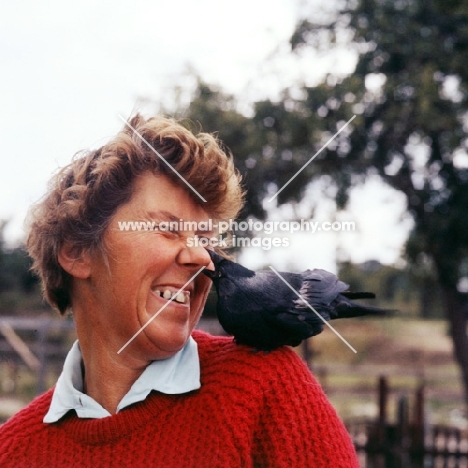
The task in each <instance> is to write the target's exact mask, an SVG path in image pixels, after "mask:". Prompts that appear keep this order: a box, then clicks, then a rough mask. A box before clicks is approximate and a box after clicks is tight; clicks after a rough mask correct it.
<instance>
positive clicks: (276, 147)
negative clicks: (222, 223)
mask: <svg viewBox="0 0 468 468" xmlns="http://www.w3.org/2000/svg"><path fill="white" fill-rule="evenodd" d="M467 54H468V5H467V4H466V2H463V1H461V0H449V1H444V2H443V1H442V0H397V1H389V0H353V1H347V0H332V1H324V0H301V1H291V0H268V1H267V0H256V2H251V1H250V2H248V1H246V0H239V1H237V2H235V3H232V2H231V3H227V2H219V1H218V2H216V1H215V0H192V1H188V0H175V1H172V2H165V3H164V4H162V2H155V1H149V0H136V1H133V2H128V1H123V2H119V3H118V4H117V3H116V2H109V1H105V0H102V1H99V2H91V1H83V2H79V3H73V2H67V1H65V2H59V1H58V0H52V1H49V2H47V3H37V2H33V1H32V0H19V1H17V2H15V3H6V2H5V3H3V4H2V5H1V6H0V57H1V63H2V73H1V75H0V84H1V86H0V97H1V102H2V112H1V113H0V128H1V130H0V132H1V142H2V149H1V163H2V171H1V172H0V219H1V220H2V221H1V223H0V353H1V354H0V421H1V420H5V419H6V418H8V417H9V416H10V415H12V414H13V413H15V412H16V411H18V410H19V409H20V408H21V407H22V406H24V405H26V404H27V403H28V402H29V401H30V400H31V399H32V398H33V397H34V396H35V395H36V394H38V393H40V392H42V391H44V390H45V389H46V388H49V387H50V386H52V385H53V384H54V382H55V380H56V378H57V376H58V374H59V372H60V368H61V365H62V363H63V359H64V356H65V354H66V352H67V350H68V349H69V347H70V345H71V343H72V341H73V339H74V331H73V324H72V320H71V318H67V319H63V320H62V319H59V318H58V315H57V314H56V313H55V312H53V311H52V310H50V309H49V308H48V307H47V305H46V304H44V303H43V301H42V298H41V291H40V285H39V284H38V281H37V278H35V277H34V276H33V275H32V274H31V273H30V272H29V266H30V262H29V259H28V256H27V254H26V253H25V250H24V247H23V246H24V240H25V233H24V230H23V222H24V219H25V216H26V214H27V210H28V207H29V206H30V205H31V203H34V202H35V201H37V200H38V199H39V198H40V197H41V196H42V195H43V194H44V192H45V190H46V186H47V181H48V179H49V178H50V176H51V174H52V173H54V172H55V171H56V170H57V169H58V168H60V167H63V166H64V165H66V164H67V163H68V162H69V161H70V159H71V157H72V156H73V155H74V154H75V153H76V152H78V151H79V150H83V149H89V148H94V147H97V146H99V145H101V144H103V143H104V142H105V141H106V140H107V139H108V138H110V137H111V136H112V135H113V134H115V133H116V132H117V131H118V130H119V129H120V128H121V127H122V125H123V124H122V120H121V118H120V117H119V115H121V116H123V117H124V118H127V117H129V116H130V115H131V114H132V113H135V112H137V111H139V112H142V113H144V114H147V115H149V114H154V113H163V114H166V115H170V116H174V117H176V118H181V119H184V124H185V125H187V126H189V127H190V128H191V129H192V130H194V131H200V130H202V131H208V132H217V134H218V136H219V138H220V139H221V140H222V141H224V143H225V144H226V146H227V147H228V148H229V149H230V151H232V153H233V156H234V161H235V164H236V166H237V168H238V169H239V171H240V172H241V173H242V174H243V176H244V183H245V188H246V189H247V204H246V207H245V210H244V211H243V213H242V216H241V218H242V219H253V220H261V221H267V220H288V221H292V220H301V219H306V220H314V221H330V222H333V221H353V222H354V223H355V226H356V230H355V231H353V232H345V231H341V232H340V231H328V232H323V231H322V232H316V233H313V234H312V233H311V232H301V233H297V234H294V235H290V234H288V233H284V232H277V233H272V234H271V236H272V237H275V236H276V237H278V236H279V237H288V239H289V246H288V247H281V248H279V247H276V248H271V249H268V250H267V249H263V248H262V247H251V248H246V249H243V250H240V251H236V252H235V254H236V256H237V259H238V260H239V261H240V262H241V263H243V264H244V265H246V266H248V267H251V268H263V267H267V266H268V265H273V266H274V267H275V268H277V269H279V270H289V271H300V270H304V269H306V268H314V267H315V268H316V267H318V268H325V269H328V270H331V271H333V272H335V273H338V274H339V276H340V278H342V279H343V280H345V281H346V282H348V283H349V284H350V285H351V287H352V289H356V290H372V291H374V292H375V293H376V294H377V301H374V303H376V304H377V305H379V306H382V307H390V308H394V309H398V313H397V314H395V315H393V316H392V317H389V318H387V319H379V320H376V319H360V320H358V319H354V320H350V321H348V322H346V321H341V322H338V323H336V322H335V323H334V324H333V325H334V326H335V327H336V329H337V330H338V331H339V332H340V334H342V335H343V336H344V337H345V338H346V339H347V340H348V341H349V342H350V343H351V344H352V345H353V346H354V347H355V348H356V349H357V351H358V352H357V353H356V354H354V353H352V352H351V351H350V350H349V349H348V348H347V347H346V346H345V345H344V344H343V343H342V342H341V341H340V340H338V339H337V337H336V336H335V335H334V334H333V333H331V332H330V331H329V330H325V331H324V332H323V333H322V334H321V335H319V336H317V337H314V338H313V339H311V340H309V342H308V343H306V344H305V345H304V346H302V347H301V348H298V349H297V351H298V353H300V354H301V356H302V357H303V358H304V359H305V360H306V361H307V364H308V365H309V366H310V368H311V369H312V371H313V372H314V374H315V375H316V376H317V378H318V379H319V380H320V382H321V384H322V385H323V387H324V389H325V391H326V392H327V394H328V396H329V397H330V399H331V401H332V403H333V404H334V406H335V408H336V409H337V411H338V412H339V414H340V416H341V417H342V418H343V419H344V421H345V422H346V424H347V425H348V427H349V430H350V432H351V434H352V436H353V439H354V441H355V444H356V446H357V448H358V449H359V453H360V459H361V463H362V466H363V467H367V468H370V467H393V466H395V467H400V466H401V467H406V466H408V467H418V466H468V434H467V430H468V420H467V417H466V414H467V413H466V410H467V403H468V337H467V333H466V318H467V314H468V153H467V147H468V140H467V130H468V114H467V104H468V89H467V83H468V61H467V60H466V57H467ZM353 116H355V118H354V119H353V120H352V122H351V123H350V124H349V125H348V126H347V127H346V129H345V130H344V131H342V132H341V133H340V134H339V135H338V136H337V137H336V138H335V139H334V140H333V141H332V142H331V143H330V144H329V145H328V146H327V147H326V148H325V149H323V151H321V152H320V154H318V155H317V156H316V158H315V159H314V160H313V161H312V162H311V163H310V164H308V165H307V166H306V167H305V168H304V169H303V170H302V171H301V172H300V173H299V174H298V175H297V176H296V177H295V178H294V180H293V182H291V183H290V184H288V185H287V186H286V187H285V188H284V190H281V192H280V193H279V194H278V196H277V197H275V198H274V199H273V200H272V201H268V200H270V199H271V197H272V196H273V195H274V194H275V193H277V192H278V190H280V189H281V188H282V187H283V186H284V185H285V184H286V183H287V182H288V181H289V180H290V179H291V177H293V176H294V175H295V174H296V173H297V172H298V171H299V170H300V169H301V168H302V167H303V166H304V164H306V163H307V162H308V161H309V160H310V159H311V158H312V157H313V156H314V155H315V154H316V153H317V151H319V150H320V149H321V148H322V147H323V145H324V144H325V143H326V142H327V141H329V140H330V138H331V137H332V136H333V135H334V134H335V133H336V132H337V131H338V130H340V129H341V128H342V127H343V126H344V125H345V124H346V122H348V121H349V120H350V119H351V118H352V117H353ZM242 235H245V233H242ZM249 235H250V236H252V237H255V236H257V237H259V236H265V234H263V233H259V232H251V233H249ZM215 299H216V298H215V296H211V297H210V300H209V302H208V304H207V309H206V312H205V314H204V320H202V323H201V324H200V327H202V328H203V327H204V328H206V329H209V330H211V331H212V332H213V333H222V330H220V329H219V326H218V325H217V322H216V319H215V313H214V309H213V307H214V302H215Z"/></svg>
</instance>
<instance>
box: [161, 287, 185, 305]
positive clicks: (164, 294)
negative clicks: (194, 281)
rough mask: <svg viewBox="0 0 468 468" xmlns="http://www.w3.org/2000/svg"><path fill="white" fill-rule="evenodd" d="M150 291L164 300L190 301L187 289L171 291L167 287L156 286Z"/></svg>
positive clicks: (180, 302) (183, 302)
mask: <svg viewBox="0 0 468 468" xmlns="http://www.w3.org/2000/svg"><path fill="white" fill-rule="evenodd" d="M152 292H153V293H154V294H156V295H157V296H159V297H161V298H162V299H165V300H166V301H171V300H172V301H173V302H177V303H179V304H188V303H189V301H190V292H189V291H180V292H178V291H171V290H170V289H168V288H161V289H159V288H156V289H153V290H152Z"/></svg>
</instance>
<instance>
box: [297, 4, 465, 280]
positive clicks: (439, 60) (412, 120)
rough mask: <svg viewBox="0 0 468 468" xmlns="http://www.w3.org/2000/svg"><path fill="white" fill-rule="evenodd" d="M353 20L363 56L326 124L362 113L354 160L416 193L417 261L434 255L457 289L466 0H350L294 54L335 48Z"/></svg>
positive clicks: (461, 257) (461, 246) (305, 35)
mask: <svg viewBox="0 0 468 468" xmlns="http://www.w3.org/2000/svg"><path fill="white" fill-rule="evenodd" d="M344 19H346V28H347V29H348V30H349V31H351V33H352V44H351V46H352V47H354V48H355V49H356V50H358V51H359V52H360V55H359V59H358V63H357V66H356V70H355V73H354V74H353V75H352V76H349V77H347V78H346V79H343V80H342V81H341V82H340V83H338V85H337V86H336V87H335V91H334V96H335V99H336V100H337V104H335V107H336V108H338V111H336V110H334V111H333V112H328V111H326V112H324V114H325V115H326V120H327V121H329V122H330V124H332V122H337V121H338V119H343V115H349V113H351V112H354V113H356V114H358V117H357V118H356V121H355V125H354V131H353V133H352V135H351V137H350V140H349V143H350V145H349V147H348V148H345V149H344V151H345V152H346V155H345V156H346V159H348V160H351V161H358V162H359V164H364V165H366V166H367V167H368V168H372V169H373V170H374V171H375V170H376V171H377V172H378V174H379V175H380V176H381V177H382V179H383V180H385V181H386V182H387V183H388V184H390V185H391V186H392V187H394V188H396V189H397V190H399V191H402V192H403V193H405V194H406V195H407V199H408V209H409V211H410V212H411V214H412V215H413V217H414V219H415V222H416V223H415V229H414V232H413V233H412V235H411V238H410V239H409V242H408V248H407V253H408V256H409V259H410V260H411V261H412V262H413V263H418V262H421V261H422V260H421V258H422V255H423V254H425V255H429V256H431V257H432V259H433V260H434V262H435V266H436V268H437V271H438V273H439V280H440V282H441V283H443V284H444V285H445V286H447V287H449V288H451V289H455V288H456V286H457V283H458V281H459V279H460V276H461V268H462V265H463V264H464V263H465V262H466V259H467V258H468V210H467V207H468V169H467V167H466V162H462V163H460V161H461V160H462V158H463V157H465V158H466V156H462V155H466V150H467V148H468V140H467V138H466V118H467V105H468V93H467V84H468V62H467V61H466V53H467V52H468V9H467V7H466V5H465V4H464V3H463V2H460V1H452V2H449V3H448V4H447V3H445V2H443V3H442V2H435V1H429V2H427V1H422V0H412V1H410V0H408V1H405V0H399V1H396V2H395V1H389V0H361V1H357V2H355V1H353V2H345V3H344V7H343V8H342V9H341V10H339V11H337V13H336V17H335V18H333V20H331V21H330V22H329V23H327V24H316V23H315V24H314V23H312V22H311V21H310V20H304V21H301V22H300V23H299V24H298V27H297V30H296V32H295V35H294V36H293V39H292V41H291V44H292V47H293V49H296V50H297V49H299V48H301V47H312V46H313V45H316V44H317V41H319V42H320V41H322V47H328V48H333V47H334V46H335V45H336V42H335V39H336V37H338V34H337V33H338V31H339V30H340V29H342V28H343V24H344V22H345V21H344ZM340 20H341V21H340ZM323 31H328V32H330V34H328V35H326V36H324V35H323V34H322V32H323ZM324 40H325V41H328V42H327V43H326V44H323V41H324ZM353 123H354V122H353ZM327 157H328V156H327Z"/></svg>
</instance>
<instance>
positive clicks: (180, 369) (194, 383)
mask: <svg viewBox="0 0 468 468" xmlns="http://www.w3.org/2000/svg"><path fill="white" fill-rule="evenodd" d="M81 363H82V355H81V350H80V346H79V343H78V341H75V343H74V344H73V346H72V348H71V349H70V351H69V352H68V355H67V357H66V359H65V363H64V365H63V370H62V373H61V374H60V377H59V378H58V380H57V384H56V386H55V389H54V394H53V396H52V401H51V404H50V408H49V411H48V412H47V414H46V415H45V416H44V419H43V422H45V423H54V422H57V421H58V420H59V419H60V418H61V417H62V416H64V415H65V414H66V413H67V412H68V411H70V410H75V411H76V414H77V415H78V417H79V418H105V417H107V416H111V414H110V413H109V412H108V411H107V410H106V409H104V408H103V407H102V406H101V405H100V404H99V403H98V402H97V401H96V400H94V399H93V398H91V397H90V396H88V395H86V394H85V393H83V373H82V368H81ZM198 388H200V360H199V358H198V346H197V343H196V341H195V340H194V339H193V338H192V337H190V339H189V340H188V342H187V344H186V345H185V346H184V348H182V349H181V350H180V351H179V352H178V353H176V354H175V355H174V356H172V357H170V358H168V359H163V360H160V361H153V362H152V363H151V364H150V365H149V366H148V367H147V368H146V369H145V370H144V372H143V373H142V374H141V375H140V377H139V378H138V379H137V380H136V381H135V382H134V383H133V385H132V387H131V388H130V390H129V391H128V393H127V394H126V395H125V396H124V397H123V398H122V400H121V401H120V403H119V404H118V406H117V412H119V411H120V410H122V409H123V408H125V407H127V406H129V405H131V404H133V403H136V402H138V401H143V400H144V399H145V398H146V397H147V396H148V395H149V393H150V392H151V391H153V390H156V391H158V392H161V393H166V394H181V393H187V392H190V391H192V390H196V389H198Z"/></svg>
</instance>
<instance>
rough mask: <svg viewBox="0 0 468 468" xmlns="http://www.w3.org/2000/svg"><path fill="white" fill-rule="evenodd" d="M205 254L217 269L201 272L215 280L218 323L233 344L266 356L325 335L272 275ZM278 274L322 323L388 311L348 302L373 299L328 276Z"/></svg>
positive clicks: (317, 273)
mask: <svg viewBox="0 0 468 468" xmlns="http://www.w3.org/2000/svg"><path fill="white" fill-rule="evenodd" d="M208 253H209V254H210V257H211V259H212V261H213V264H214V266H215V270H214V271H213V270H206V269H205V270H203V273H205V275H207V276H208V277H210V278H211V279H212V280H213V283H214V285H215V288H216V292H217V293H218V303H217V314H218V319H219V322H220V324H221V326H222V327H223V328H224V330H225V331H226V332H227V333H229V334H230V335H233V336H234V338H235V340H236V342H237V343H239V344H246V345H249V346H252V347H254V348H256V349H258V350H264V351H270V350H273V349H275V348H278V347H279V346H282V345H289V346H298V345H299V344H300V343H301V341H302V340H304V339H306V338H309V337H311V336H314V335H318V334H319V333H320V332H321V331H322V330H323V326H324V322H323V320H322V319H321V318H320V317H319V316H318V315H317V314H316V313H315V312H314V311H313V310H312V309H311V308H310V307H309V306H308V305H307V304H306V303H305V302H304V301H303V300H302V299H300V298H299V297H298V296H297V294H296V293H295V292H294V291H292V290H291V288H290V287H289V286H288V285H287V284H285V283H284V281H283V280H282V279H281V278H280V277H279V276H278V275H277V274H276V273H275V272H273V271H268V270H261V271H257V272H254V271H252V270H249V269H248V268H245V267H243V266H242V265H240V264H239V263H235V262H232V261H230V260H228V259H226V258H224V257H222V256H221V255H219V254H217V253H216V252H213V251H211V250H209V251H208ZM280 275H281V276H282V278H284V280H285V281H287V282H288V283H289V284H290V285H291V287H292V288H294V289H295V290H296V291H297V292H298V293H299V294H300V295H301V296H302V297H303V298H304V299H305V300H306V301H307V302H308V304H310V305H311V306H312V307H313V308H314V309H315V311H316V312H317V313H318V314H320V316H321V317H322V318H323V319H324V320H326V321H329V320H333V319H338V318H348V317H359V316H362V315H372V314H373V315H375V314H378V315H382V314H385V313H386V312H388V311H386V310H383V309H379V308H376V307H368V306H363V305H360V304H357V303H355V302H352V301H351V300H350V299H364V298H374V297H375V295H374V294H373V293H368V292H362V293H352V292H349V291H348V285H347V284H346V283H344V282H343V281H340V280H339V279H338V278H337V277H336V276H335V275H334V274H333V273H329V272H328V271H325V270H317V269H315V270H306V271H304V272H302V273H280Z"/></svg>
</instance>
